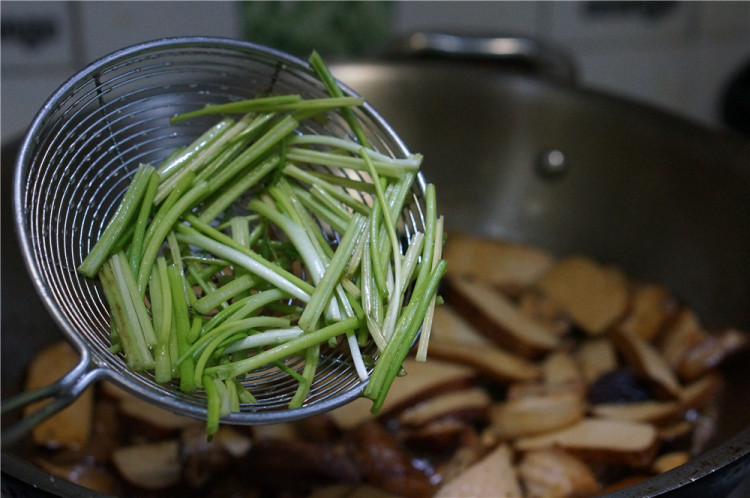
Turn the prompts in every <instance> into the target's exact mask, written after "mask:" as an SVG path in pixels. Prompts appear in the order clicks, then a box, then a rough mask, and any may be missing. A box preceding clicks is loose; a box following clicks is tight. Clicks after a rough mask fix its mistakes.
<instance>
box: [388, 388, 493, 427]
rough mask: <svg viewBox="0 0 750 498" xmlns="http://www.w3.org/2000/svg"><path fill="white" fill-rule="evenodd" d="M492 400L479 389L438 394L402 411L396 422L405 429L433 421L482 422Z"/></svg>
mask: <svg viewBox="0 0 750 498" xmlns="http://www.w3.org/2000/svg"><path fill="white" fill-rule="evenodd" d="M491 403H492V398H490V395H489V394H487V391H485V390H484V389H482V388H481V387H473V388H469V389H461V390H457V391H451V392H447V393H445V394H439V395H437V396H433V397H431V398H429V399H426V400H424V401H421V402H419V403H417V404H415V405H413V406H410V407H409V408H407V409H405V410H404V411H402V412H401V413H400V414H399V416H398V421H399V423H400V424H401V425H403V426H406V427H420V426H422V425H425V424H428V423H430V422H433V421H435V420H441V419H448V418H450V419H453V420H465V421H474V422H476V421H482V420H486V419H487V413H488V411H489V408H490V405H491Z"/></svg>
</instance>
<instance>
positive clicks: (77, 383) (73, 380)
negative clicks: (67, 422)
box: [2, 358, 104, 445]
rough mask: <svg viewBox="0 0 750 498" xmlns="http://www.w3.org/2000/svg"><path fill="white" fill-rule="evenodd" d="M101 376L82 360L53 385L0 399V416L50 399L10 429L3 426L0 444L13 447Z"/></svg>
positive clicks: (91, 365)
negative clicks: (0, 408) (12, 444)
mask: <svg viewBox="0 0 750 498" xmlns="http://www.w3.org/2000/svg"><path fill="white" fill-rule="evenodd" d="M103 373H104V370H102V369H100V368H98V367H96V366H95V365H93V364H91V363H89V362H88V359H86V358H82V361H81V362H80V363H79V364H78V365H77V366H76V367H75V368H74V369H73V370H71V371H70V372H69V373H68V374H67V375H65V376H64V377H63V378H61V379H60V380H58V381H57V382H54V383H52V384H49V385H47V386H43V387H40V388H37V389H33V390H30V391H25V392H22V393H20V394H17V395H15V396H12V397H10V398H7V399H3V400H2V414H3V415H5V414H6V413H11V412H14V411H16V410H19V409H22V408H24V407H26V406H28V405H30V404H32V403H35V402H37V401H42V400H44V399H47V398H51V400H50V402H49V403H46V404H45V405H44V406H42V407H41V408H39V409H38V410H36V411H34V412H33V413H31V414H30V415H28V416H26V417H24V418H22V419H21V420H19V421H18V422H15V423H13V424H11V425H10V427H5V426H4V427H3V430H2V444H3V445H6V444H11V443H13V442H14V441H16V440H18V439H19V438H20V437H22V436H23V435H25V434H26V433H28V432H29V431H30V430H31V429H33V428H34V427H35V426H36V425H38V424H40V423H41V422H43V421H44V420H46V419H48V418H49V417H51V416H52V415H54V414H55V413H58V412H59V411H60V410H62V409H63V408H65V407H66V406H68V405H70V404H71V403H72V402H73V401H75V400H76V399H77V398H78V397H79V396H80V395H81V393H83V391H84V390H85V389H86V388H87V387H88V386H89V385H91V384H92V383H93V382H94V381H95V380H97V379H99V378H100V377H101V376H102V374H103Z"/></svg>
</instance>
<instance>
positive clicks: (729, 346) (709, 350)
mask: <svg viewBox="0 0 750 498" xmlns="http://www.w3.org/2000/svg"><path fill="white" fill-rule="evenodd" d="M747 344H748V338H747V335H746V334H744V333H742V332H740V331H739V330H735V329H725V330H721V331H719V332H714V333H710V334H707V335H705V336H704V337H703V339H702V340H700V341H698V342H695V343H693V344H692V345H691V346H689V347H688V348H686V350H685V351H684V354H683V355H682V361H680V364H679V366H678V367H677V374H678V375H679V376H680V378H682V379H684V380H686V381H690V380H694V379H697V378H698V377H700V376H701V375H703V374H705V373H706V372H708V371H709V370H711V369H714V368H716V367H718V366H719V365H720V364H721V363H722V362H724V360H726V359H727V358H729V357H731V356H733V355H735V354H737V353H739V352H740V351H742V350H743V349H745V348H746V347H747Z"/></svg>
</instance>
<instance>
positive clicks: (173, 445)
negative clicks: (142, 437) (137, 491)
mask: <svg viewBox="0 0 750 498" xmlns="http://www.w3.org/2000/svg"><path fill="white" fill-rule="evenodd" d="M112 463H113V464H114V466H115V468H116V469H117V472H118V473H119V474H120V475H121V476H122V477H123V478H124V479H125V480H126V481H127V482H129V483H130V484H132V485H133V486H136V487H139V488H143V489H148V490H160V489H166V488H169V487H171V486H174V485H175V484H177V483H178V482H179V481H180V478H181V476H182V465H181V462H180V442H179V441H178V440H177V439H168V440H166V441H159V442H155V443H142V444H136V445H133V446H123V447H121V448H118V449H117V450H115V452H114V453H112Z"/></svg>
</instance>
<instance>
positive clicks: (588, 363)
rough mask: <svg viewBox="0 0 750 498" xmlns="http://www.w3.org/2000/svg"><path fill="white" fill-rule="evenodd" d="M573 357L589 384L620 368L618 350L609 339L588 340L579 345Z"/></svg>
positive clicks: (595, 338)
mask: <svg viewBox="0 0 750 498" xmlns="http://www.w3.org/2000/svg"><path fill="white" fill-rule="evenodd" d="M573 355H574V357H575V359H576V361H577V363H578V366H579V368H580V370H581V373H582V375H583V377H584V378H585V379H586V382H587V383H588V384H592V383H594V382H595V381H596V380H597V379H598V378H599V377H601V376H602V375H604V374H606V373H609V372H612V371H613V370H616V369H617V368H618V367H619V361H618V359H617V349H616V348H615V345H614V344H612V341H611V340H610V339H609V337H590V338H587V339H585V340H584V341H583V342H581V343H579V345H578V347H577V348H576V350H575V352H574V354H573Z"/></svg>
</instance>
